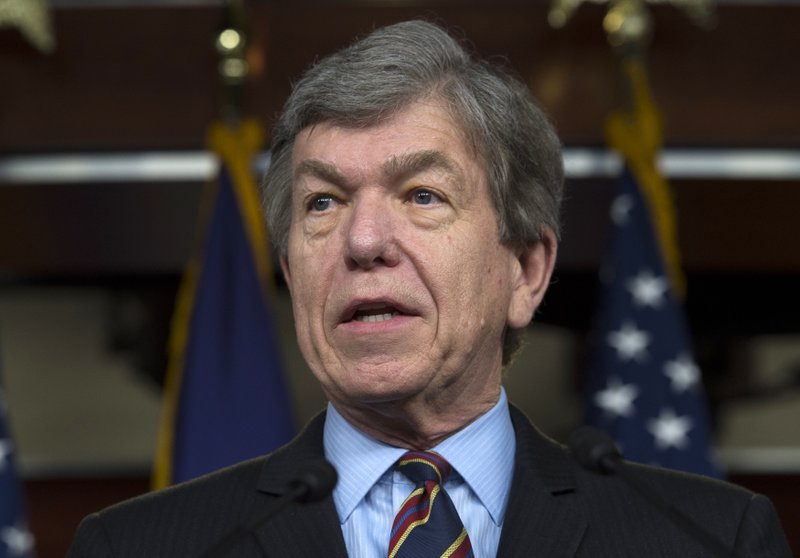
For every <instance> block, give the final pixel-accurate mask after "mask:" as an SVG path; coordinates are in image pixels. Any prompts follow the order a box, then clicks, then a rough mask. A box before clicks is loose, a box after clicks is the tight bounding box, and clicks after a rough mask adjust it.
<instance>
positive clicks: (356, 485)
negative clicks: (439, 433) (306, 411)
mask: <svg viewBox="0 0 800 558" xmlns="http://www.w3.org/2000/svg"><path fill="white" fill-rule="evenodd" d="M324 441H325V456H326V457H327V459H328V460H329V461H330V462H331V463H332V464H333V466H334V467H335V468H336V470H337V471H338V472H339V483H338V484H337V485H336V488H335V489H334V491H333V501H334V504H335V505H336V511H337V512H338V514H339V521H340V523H341V524H342V533H343V534H344V541H345V545H346V546H347V552H348V555H350V556H353V557H358V558H370V557H375V558H385V557H386V554H387V549H388V547H389V532H390V531H391V527H392V522H393V521H394V516H395V513H396V511H397V510H398V509H399V508H400V505H401V504H402V503H403V501H404V500H405V499H406V497H407V496H408V495H409V494H410V493H411V491H412V490H413V489H414V486H413V484H411V483H410V482H409V481H408V479H406V477H405V476H404V475H402V474H401V473H398V472H396V471H394V470H393V466H394V464H395V462H396V461H397V460H398V459H399V458H400V456H401V455H403V453H405V452H406V450H405V449H403V448H396V447H393V446H389V445H387V444H384V443H383V442H379V441H378V440H375V439H374V438H371V437H370V436H367V435H366V434H364V433H362V432H361V431H360V430H358V429H356V428H355V427H353V426H352V425H351V424H350V423H348V422H347V421H346V420H345V419H344V418H343V417H342V416H341V415H340V414H339V413H338V412H336V409H334V407H333V405H330V404H329V405H328V414H327V418H326V420H325V435H324ZM515 449H516V440H515V438H514V427H513V426H512V424H511V416H510V414H509V411H508V401H507V399H506V394H505V391H504V390H503V389H502V388H501V392H500V400H499V401H498V402H497V404H496V405H495V406H494V407H492V408H491V409H490V410H489V411H488V412H487V413H485V414H484V415H482V416H481V417H479V418H478V419H477V420H475V421H474V422H473V423H472V424H470V425H469V426H467V427H466V428H465V429H463V430H461V431H459V432H457V433H455V434H453V435H452V436H450V437H449V438H447V439H446V440H444V441H443V442H441V443H440V444H439V445H437V446H436V447H435V448H433V451H436V452H437V453H439V454H440V455H441V456H442V457H444V458H445V459H446V460H447V461H449V462H450V464H451V465H452V466H453V469H454V472H453V473H452V474H451V475H450V477H448V479H447V481H446V482H445V485H444V488H445V490H446V491H447V493H448V494H449V495H450V498H451V499H452V500H453V504H454V505H455V507H456V509H457V510H458V514H459V515H460V516H461V520H462V521H463V522H464V526H465V527H466V528H467V533H469V538H470V540H471V541H472V548H473V550H474V552H475V556H476V557H477V558H490V557H493V556H496V555H497V546H498V544H499V542H500V531H501V529H502V527H503V517H504V514H505V510H506V504H507V502H508V496H509V491H510V489H511V477H512V475H513V472H514V452H515Z"/></svg>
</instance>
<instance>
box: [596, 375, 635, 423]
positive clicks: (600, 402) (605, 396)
mask: <svg viewBox="0 0 800 558" xmlns="http://www.w3.org/2000/svg"><path fill="white" fill-rule="evenodd" d="M638 395H639V388H637V387H636V386H635V385H633V384H623V383H622V382H621V381H620V380H619V378H616V377H615V378H611V379H609V381H608V384H607V386H606V389H604V390H601V391H598V392H597V393H595V394H594V402H595V404H596V405H597V406H598V407H600V408H601V409H603V410H604V411H606V412H608V413H611V414H614V415H616V416H620V417H629V416H631V415H632V414H633V413H634V408H633V400H634V399H636V397H637V396H638Z"/></svg>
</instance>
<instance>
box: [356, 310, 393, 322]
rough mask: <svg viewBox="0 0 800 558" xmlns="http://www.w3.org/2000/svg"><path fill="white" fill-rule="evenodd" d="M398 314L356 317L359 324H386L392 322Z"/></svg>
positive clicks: (389, 313) (388, 313) (387, 313)
mask: <svg viewBox="0 0 800 558" xmlns="http://www.w3.org/2000/svg"><path fill="white" fill-rule="evenodd" d="M397 314H398V313H397V312H386V313H385V314H365V315H362V316H356V317H355V319H356V321H359V322H385V321H386V320H391V319H392V318H393V317H394V316H396V315H397Z"/></svg>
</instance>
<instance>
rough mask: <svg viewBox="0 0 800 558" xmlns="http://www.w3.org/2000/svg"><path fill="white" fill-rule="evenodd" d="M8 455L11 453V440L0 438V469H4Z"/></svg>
mask: <svg viewBox="0 0 800 558" xmlns="http://www.w3.org/2000/svg"><path fill="white" fill-rule="evenodd" d="M9 455H11V442H10V441H9V440H0V471H3V470H5V468H6V465H7V464H8V456H9Z"/></svg>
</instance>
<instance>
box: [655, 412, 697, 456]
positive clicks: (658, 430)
mask: <svg viewBox="0 0 800 558" xmlns="http://www.w3.org/2000/svg"><path fill="white" fill-rule="evenodd" d="M691 429H692V419H690V418H689V417H688V416H686V417H679V416H677V415H676V414H675V411H673V410H672V409H663V410H662V411H661V414H659V415H658V418H656V419H651V420H649V421H647V430H648V431H649V432H650V433H651V434H652V435H653V436H654V438H655V443H656V448H658V449H659V450H665V449H667V448H669V447H674V448H676V449H685V448H686V447H687V446H688V445H689V436H688V435H687V434H688V433H689V430H691Z"/></svg>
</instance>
